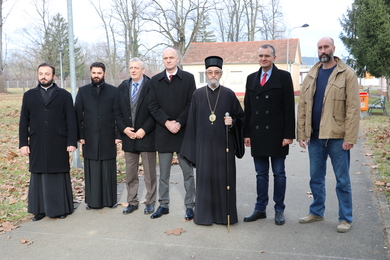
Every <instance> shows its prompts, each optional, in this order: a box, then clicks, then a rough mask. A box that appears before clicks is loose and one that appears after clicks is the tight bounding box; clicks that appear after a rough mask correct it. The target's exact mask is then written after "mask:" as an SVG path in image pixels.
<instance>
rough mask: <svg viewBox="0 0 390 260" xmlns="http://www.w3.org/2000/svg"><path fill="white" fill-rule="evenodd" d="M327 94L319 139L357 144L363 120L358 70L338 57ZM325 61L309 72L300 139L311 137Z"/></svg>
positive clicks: (302, 102) (303, 93)
mask: <svg viewBox="0 0 390 260" xmlns="http://www.w3.org/2000/svg"><path fill="white" fill-rule="evenodd" d="M335 60H336V62H337V66H336V68H335V69H334V70H333V72H332V74H331V75H330V76H329V80H328V85H327V86H326V90H325V94H324V101H323V102H324V103H323V107H322V115H321V122H320V132H319V139H344V142H346V143H348V144H356V142H357V137H358V132H359V121H360V98H359V86H358V83H357V78H356V74H355V72H354V71H353V70H352V69H351V68H350V67H349V66H347V65H346V64H345V63H344V62H342V60H340V59H339V58H338V57H335ZM321 66H322V63H321V62H318V63H317V64H315V65H314V67H313V68H312V69H311V70H310V71H309V73H308V75H307V76H306V77H305V80H304V81H303V84H302V90H301V95H300V98H299V104H298V120H297V141H302V140H306V141H308V140H310V136H311V133H312V125H311V124H312V107H313V96H314V93H315V90H316V80H317V75H318V71H319V69H320V67H321Z"/></svg>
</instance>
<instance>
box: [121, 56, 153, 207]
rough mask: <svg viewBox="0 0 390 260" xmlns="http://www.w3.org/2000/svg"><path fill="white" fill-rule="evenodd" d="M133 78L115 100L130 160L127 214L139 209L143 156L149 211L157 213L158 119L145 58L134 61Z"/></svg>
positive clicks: (127, 159)
mask: <svg viewBox="0 0 390 260" xmlns="http://www.w3.org/2000/svg"><path fill="white" fill-rule="evenodd" d="M129 65H130V68H129V70H130V78H129V79H127V80H125V81H123V82H122V83H121V84H120V85H119V87H118V91H117V96H116V100H115V105H114V110H115V120H116V124H117V128H118V131H119V133H120V134H121V139H122V149H123V151H124V152H125V160H126V189H127V202H128V203H129V205H128V206H127V207H126V208H125V209H124V210H123V214H130V213H132V212H133V211H134V210H137V209H138V204H139V201H138V187H139V179H138V169H139V159H140V157H141V158H142V165H143V169H144V180H145V187H146V196H145V210H144V213H145V214H152V213H153V212H154V204H155V202H156V196H157V178H156V148H155V131H154V130H155V128H156V122H155V121H154V118H153V117H152V115H151V114H150V112H149V93H150V87H149V80H150V79H149V77H148V76H146V75H144V72H145V66H144V63H143V62H142V60H141V59H139V58H133V59H131V60H130V64H129Z"/></svg>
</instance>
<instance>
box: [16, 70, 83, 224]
mask: <svg viewBox="0 0 390 260" xmlns="http://www.w3.org/2000/svg"><path fill="white" fill-rule="evenodd" d="M54 78H55V68H54V67H53V66H51V65H50V64H47V63H42V64H41V65H39V67H38V83H39V84H38V86H37V87H36V88H34V89H31V90H29V91H27V92H26V93H24V95H23V103H22V109H21V112H20V124H19V148H20V151H21V153H22V154H23V155H26V156H29V161H30V164H29V171H30V172H31V177H30V187H29V191H28V212H29V213H32V214H34V217H33V218H32V220H33V221H39V220H41V219H43V218H44V217H45V216H48V217H50V218H59V219H64V218H66V217H67V215H69V214H72V212H73V197H72V186H71V182H70V175H69V170H70V165H69V152H73V151H75V150H76V146H77V122H76V114H75V110H74V107H73V100H72V96H71V94H70V93H69V92H68V91H66V90H64V89H61V88H59V87H58V86H57V84H56V83H54Z"/></svg>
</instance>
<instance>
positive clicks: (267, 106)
mask: <svg viewBox="0 0 390 260" xmlns="http://www.w3.org/2000/svg"><path fill="white" fill-rule="evenodd" d="M258 56H259V63H260V66H261V68H260V69H259V71H257V72H255V73H252V74H250V75H249V76H248V78H247V81H246V93H245V100H244V107H245V118H246V124H245V135H244V137H245V139H244V140H245V144H246V146H248V147H249V146H250V147H251V153H252V156H253V160H254V164H255V170H256V174H257V175H256V179H257V200H256V204H255V209H254V211H253V213H252V214H251V215H249V216H247V217H245V218H244V221H245V222H251V221H255V220H257V219H261V218H266V207H267V204H268V179H269V177H268V172H269V161H271V165H272V171H273V175H274V196H273V199H274V202H275V206H274V209H275V224H277V225H283V224H284V223H285V218H284V209H285V204H284V197H285V192H286V172H285V159H286V155H287V154H288V148H289V144H291V143H292V141H293V139H294V138H295V113H294V108H295V105H294V87H293V84H292V80H291V75H290V73H288V72H287V71H283V70H279V69H278V68H277V67H276V66H275V65H274V61H275V59H276V55H275V48H274V47H273V46H272V45H269V44H265V45H263V46H261V47H260V48H259V50H258Z"/></svg>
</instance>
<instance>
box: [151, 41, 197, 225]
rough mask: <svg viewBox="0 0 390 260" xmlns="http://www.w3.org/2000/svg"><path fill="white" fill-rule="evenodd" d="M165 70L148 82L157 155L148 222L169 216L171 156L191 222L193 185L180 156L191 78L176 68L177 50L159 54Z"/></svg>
mask: <svg viewBox="0 0 390 260" xmlns="http://www.w3.org/2000/svg"><path fill="white" fill-rule="evenodd" d="M162 58H163V62H164V66H165V70H164V71H162V72H161V73H159V74H157V75H155V76H154V77H153V78H151V80H150V104H149V110H150V113H151V114H152V116H153V117H154V119H155V120H156V150H157V151H158V158H159V166H160V180H159V191H158V192H159V202H160V206H159V208H158V209H157V211H156V212H155V213H153V214H152V216H151V218H152V219H154V218H159V217H161V216H162V215H164V214H169V201H170V199H169V177H170V172H171V164H172V157H173V153H174V152H176V153H177V154H178V157H179V164H180V167H181V169H182V171H183V177H184V188H185V190H186V194H185V198H184V205H185V207H186V215H185V219H187V220H190V219H193V218H194V214H193V207H194V205H195V201H194V200H195V181H194V171H193V168H192V166H191V165H190V163H189V162H188V161H187V160H186V159H185V158H183V157H182V156H181V155H180V147H181V144H182V142H183V137H184V132H185V127H186V124H187V117H188V110H189V108H190V103H191V97H192V93H193V92H194V90H195V88H196V87H195V79H194V75H192V74H191V73H188V72H185V71H183V70H181V69H180V68H178V67H177V65H178V63H179V61H180V56H179V53H178V51H177V50H175V49H173V48H166V49H165V50H164V51H163V54H162Z"/></svg>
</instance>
